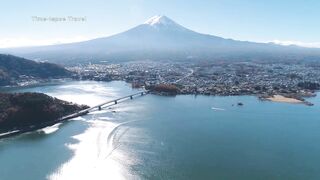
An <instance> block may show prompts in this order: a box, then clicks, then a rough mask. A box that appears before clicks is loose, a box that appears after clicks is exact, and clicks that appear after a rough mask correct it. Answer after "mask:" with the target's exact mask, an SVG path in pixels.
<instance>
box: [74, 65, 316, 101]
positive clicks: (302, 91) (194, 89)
mask: <svg viewBox="0 0 320 180" xmlns="http://www.w3.org/2000/svg"><path fill="white" fill-rule="evenodd" d="M68 69H69V70H70V71H72V72H75V74H74V78H76V79H79V80H95V81H112V80H123V81H126V82H128V83H131V84H132V86H133V87H142V86H144V87H152V86H155V85H159V84H167V85H169V84H170V85H174V86H176V87H177V89H178V91H177V93H178V94H202V95H223V96H229V95H258V96H259V97H268V96H270V95H275V94H282V95H285V96H287V97H293V98H296V99H301V100H303V97H310V96H315V91H316V90H319V89H320V64H317V63H294V64H292V63H285V62H281V63H279V62H278V63H256V62H201V63H200V62H199V63H185V62H178V63H171V62H161V63H159V62H151V61H141V62H130V63H122V64H103V63H100V64H88V65H78V66H73V67H69V68H68Z"/></svg>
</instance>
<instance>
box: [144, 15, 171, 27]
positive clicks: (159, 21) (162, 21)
mask: <svg viewBox="0 0 320 180" xmlns="http://www.w3.org/2000/svg"><path fill="white" fill-rule="evenodd" d="M144 24H147V25H150V26H157V25H176V23H175V22H173V21H172V20H171V19H169V18H168V17H166V16H163V15H157V16H153V17H152V18H150V19H148V20H147V21H146V22H144Z"/></svg>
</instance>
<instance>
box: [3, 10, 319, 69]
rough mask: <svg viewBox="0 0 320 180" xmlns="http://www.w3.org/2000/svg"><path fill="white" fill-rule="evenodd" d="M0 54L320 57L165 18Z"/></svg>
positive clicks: (64, 58)
mask: <svg viewBox="0 0 320 180" xmlns="http://www.w3.org/2000/svg"><path fill="white" fill-rule="evenodd" d="M0 52H2V53H10V54H14V55H18V56H22V57H25V58H29V59H36V60H42V61H49V62H55V63H59V64H78V63H85V62H100V61H111V62H120V61H121V62H123V61H134V60H155V61H161V60H165V61H215V60H225V61H227V60H232V61H236V60H239V61H249V60H255V61H259V60H263V61H265V60H305V59H308V60H310V59H317V58H318V57H320V50H319V49H315V48H303V47H298V46H281V45H276V44H273V43H254V42H247V41H236V40H232V39H225V38H221V37H217V36H213V35H207V34H201V33H198V32H195V31H192V30H190V29H187V28H185V27H183V26H181V25H179V24H177V23H176V22H174V21H173V20H171V19H170V18H168V17H166V16H154V17H152V18H150V19H149V20H147V21H146V22H144V23H143V24H140V25H138V26H136V27H134V28H132V29H129V30H127V31H125V32H122V33H119V34H116V35H113V36H110V37H103V38H97V39H93V40H89V41H83V42H77V43H70V44H61V45H50V46H40V47H24V48H11V49H2V50H0Z"/></svg>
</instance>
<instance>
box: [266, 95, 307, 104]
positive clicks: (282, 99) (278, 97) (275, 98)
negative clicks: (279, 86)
mask: <svg viewBox="0 0 320 180" xmlns="http://www.w3.org/2000/svg"><path fill="white" fill-rule="evenodd" d="M266 99H267V100H270V101H273V102H283V103H294V104H297V103H304V102H303V101H301V100H298V99H294V98H288V97H284V96H282V95H274V96H272V97H269V98H266Z"/></svg>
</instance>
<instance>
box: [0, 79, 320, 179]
mask: <svg viewBox="0 0 320 180" xmlns="http://www.w3.org/2000/svg"><path fill="white" fill-rule="evenodd" d="M11 91H36V92H44V93H47V94H49V95H52V96H56V97H58V98H61V99H65V100H69V101H73V102H77V103H83V104H88V105H94V104H98V103H100V102H103V101H107V100H110V99H113V98H115V97H120V96H123V95H127V94H130V93H132V92H135V91H138V90H132V89H131V87H130V86H129V85H127V84H125V83H123V82H109V83H106V82H90V81H85V82H65V83H61V84H55V85H46V86H40V87H33V88H22V89H15V90H11ZM310 101H311V102H313V103H314V104H315V106H313V107H309V106H305V105H293V104H282V103H272V102H261V101H259V100H257V98H255V97H251V96H241V97H209V96H196V97H195V96H191V95H190V96H189V95H181V96H176V97H161V96H155V95H147V96H144V97H141V98H137V99H135V100H133V101H126V102H125V103H122V104H118V105H117V106H113V107H112V108H111V109H106V110H103V111H101V112H97V113H92V114H89V115H87V116H84V117H83V118H76V119H74V120H72V121H70V122H67V123H64V124H60V125H57V126H54V127H50V128H46V129H43V130H40V131H37V132H33V133H29V134H25V135H21V136H18V137H14V138H10V139H5V140H0V179H1V180H2V179H10V180H11V179H33V180H37V179H39V180H40V179H41V180H42V179H244V180H248V179H254V180H255V179H319V178H320V166H319V162H320V155H319V154H320V153H319V152H320V143H318V142H319V140H320V131H319V129H320V118H319V114H320V98H319V97H316V98H312V99H310ZM238 102H243V103H244V106H243V107H238V106H232V105H233V104H236V103H238ZM212 107H215V108H221V109H224V110H213V109H212Z"/></svg>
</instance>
